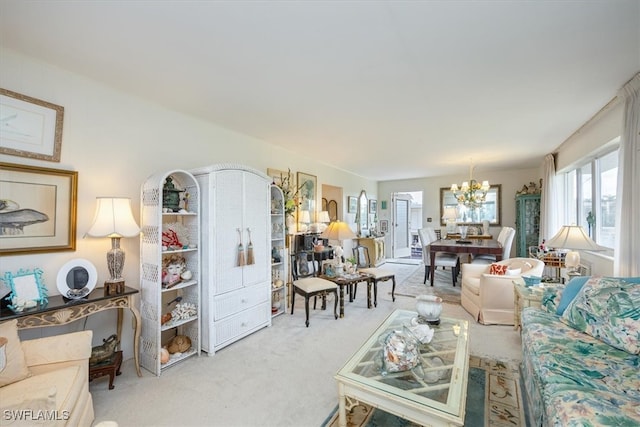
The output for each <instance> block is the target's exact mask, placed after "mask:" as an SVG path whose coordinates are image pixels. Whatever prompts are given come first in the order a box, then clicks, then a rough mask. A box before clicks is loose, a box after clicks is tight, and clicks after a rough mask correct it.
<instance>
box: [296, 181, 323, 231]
mask: <svg viewBox="0 0 640 427" xmlns="http://www.w3.org/2000/svg"><path fill="white" fill-rule="evenodd" d="M296 178H297V179H296V184H297V186H298V187H297V188H298V189H299V190H298V191H299V194H300V203H299V204H298V222H299V221H300V212H302V211H309V216H310V217H311V218H310V219H311V222H315V214H316V211H317V210H318V208H317V205H316V203H317V198H316V193H317V188H318V179H317V177H316V176H315V175H310V174H308V173H305V172H298V174H297V176H296Z"/></svg>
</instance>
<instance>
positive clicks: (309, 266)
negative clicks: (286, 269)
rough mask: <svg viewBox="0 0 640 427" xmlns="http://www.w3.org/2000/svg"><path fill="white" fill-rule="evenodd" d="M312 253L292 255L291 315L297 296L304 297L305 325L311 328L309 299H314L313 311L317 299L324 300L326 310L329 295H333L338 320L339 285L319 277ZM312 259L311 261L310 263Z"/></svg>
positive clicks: (334, 309)
mask: <svg viewBox="0 0 640 427" xmlns="http://www.w3.org/2000/svg"><path fill="white" fill-rule="evenodd" d="M313 255H314V254H313V252H312V251H300V252H297V253H295V254H293V255H291V274H292V276H293V287H292V289H293V292H292V293H291V314H293V308H294V307H295V300H296V294H298V295H301V296H303V297H304V310H305V315H306V320H305V325H306V326H307V328H308V327H309V299H310V298H311V297H313V309H314V310H315V309H316V302H317V298H318V297H321V298H322V309H323V310H324V309H325V308H326V305H327V304H326V302H327V301H326V298H327V295H329V294H333V299H334V304H333V315H334V317H335V318H336V319H337V318H338V285H336V284H335V283H333V282H332V281H330V280H326V279H321V278H319V277H317V270H316V261H315V257H314V256H313ZM309 259H311V261H309Z"/></svg>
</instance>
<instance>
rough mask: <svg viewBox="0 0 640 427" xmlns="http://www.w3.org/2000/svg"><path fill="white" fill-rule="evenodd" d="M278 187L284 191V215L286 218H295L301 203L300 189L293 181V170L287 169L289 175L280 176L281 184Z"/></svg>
mask: <svg viewBox="0 0 640 427" xmlns="http://www.w3.org/2000/svg"><path fill="white" fill-rule="evenodd" d="M276 185H277V186H278V187H279V188H280V189H281V190H282V194H283V195H284V213H285V215H286V216H293V213H294V212H295V211H296V207H297V206H298V204H299V203H300V188H301V187H296V185H295V183H294V181H293V174H292V173H291V169H287V174H286V175H283V174H280V182H279V183H276Z"/></svg>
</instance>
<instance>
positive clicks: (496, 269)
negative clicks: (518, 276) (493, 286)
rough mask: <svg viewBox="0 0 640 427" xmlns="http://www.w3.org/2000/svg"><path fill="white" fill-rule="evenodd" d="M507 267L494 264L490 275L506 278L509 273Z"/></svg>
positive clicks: (490, 269)
mask: <svg viewBox="0 0 640 427" xmlns="http://www.w3.org/2000/svg"><path fill="white" fill-rule="evenodd" d="M507 267H508V266H507V265H504V264H496V263H493V264H491V266H489V274H496V275H498V276H504V275H505V273H506V272H507Z"/></svg>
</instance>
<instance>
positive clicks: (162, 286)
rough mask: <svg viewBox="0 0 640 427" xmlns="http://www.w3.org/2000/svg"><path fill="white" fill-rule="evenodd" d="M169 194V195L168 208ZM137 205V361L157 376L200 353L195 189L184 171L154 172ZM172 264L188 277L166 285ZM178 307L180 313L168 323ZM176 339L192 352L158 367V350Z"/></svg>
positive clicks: (197, 192)
mask: <svg viewBox="0 0 640 427" xmlns="http://www.w3.org/2000/svg"><path fill="white" fill-rule="evenodd" d="M167 183H168V184H169V186H171V188H172V190H170V191H169V190H167V189H166V187H165V186H166V184H167ZM168 193H174V194H173V196H174V197H173V202H175V203H176V205H172V207H171V208H169V207H167V203H168V202H167V200H168V198H167V196H168ZM140 205H141V207H140V222H141V225H142V233H141V235H140V286H141V292H140V295H141V296H140V299H141V301H140V315H141V317H142V328H141V338H140V349H141V355H140V362H141V365H142V366H143V367H144V368H146V369H148V370H149V371H151V372H152V373H154V374H156V375H158V376H159V375H160V374H161V372H162V370H164V369H166V368H168V367H170V366H172V365H174V364H175V363H177V362H180V361H182V360H184V359H186V358H188V357H190V356H194V355H199V354H200V338H201V336H200V305H201V303H200V270H201V268H200V267H201V266H200V187H199V186H198V183H197V182H196V179H195V177H194V176H193V175H191V174H190V173H189V172H187V171H183V170H173V171H170V172H162V173H158V174H155V175H152V176H150V177H149V178H148V179H147V180H146V181H145V183H144V184H143V186H142V190H141V202H140ZM174 206H175V207H174ZM172 262H178V263H179V264H180V263H183V264H182V267H181V270H180V273H185V272H186V271H188V272H189V275H187V274H182V276H183V277H179V275H177V276H176V278H175V279H172V280H168V278H167V276H166V274H167V268H166V266H167V264H169V263H172ZM178 304H180V306H181V307H182V308H184V309H185V310H184V311H183V312H180V313H179V314H180V315H179V316H173V317H172V318H170V319H169V318H168V317H169V315H170V314H171V313H172V311H174V310H176V308H177V305H178ZM176 313H178V311H176ZM176 335H185V336H187V337H188V338H189V339H190V340H191V347H190V348H189V350H188V351H185V352H182V353H181V354H172V355H171V356H170V359H169V361H168V362H166V363H161V361H160V349H161V348H162V347H163V346H166V345H167V344H168V342H169V341H170V340H171V339H172V338H173V337H175V336H176Z"/></svg>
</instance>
